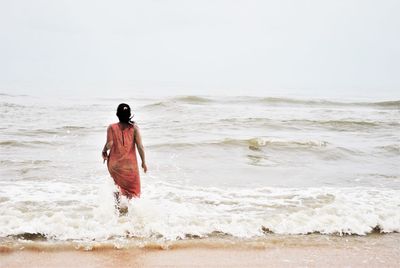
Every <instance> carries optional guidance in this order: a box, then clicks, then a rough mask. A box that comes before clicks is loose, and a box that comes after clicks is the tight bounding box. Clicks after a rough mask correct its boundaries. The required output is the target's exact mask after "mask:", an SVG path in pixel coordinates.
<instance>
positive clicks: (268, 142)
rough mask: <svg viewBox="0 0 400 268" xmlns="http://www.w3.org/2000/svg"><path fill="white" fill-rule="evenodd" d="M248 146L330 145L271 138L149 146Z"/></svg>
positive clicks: (325, 142) (228, 139) (322, 146)
mask: <svg viewBox="0 0 400 268" xmlns="http://www.w3.org/2000/svg"><path fill="white" fill-rule="evenodd" d="M204 145H211V146H246V147H248V148H249V149H252V150H259V149H261V148H263V147H268V148H271V149H314V148H325V147H327V146H328V145H329V143H328V142H327V141H312V140H303V141H302V140H277V139H269V138H260V137H256V138H249V139H233V138H226V139H223V140H218V141H197V142H180V143H162V144H154V145H149V147H153V148H154V147H155V148H157V147H174V148H185V147H194V146H204Z"/></svg>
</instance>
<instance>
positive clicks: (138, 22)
mask: <svg viewBox="0 0 400 268" xmlns="http://www.w3.org/2000/svg"><path fill="white" fill-rule="evenodd" d="M399 14H400V1H398V0H393V1H391V0H379V1H378V0H375V1H372V0H331V1H327V0H315V1H314V0H291V1H290V0H276V1H273V0H261V1H257V0H201V1H194V0H181V1H178V0H171V1H170V0H142V1H136V0H129V1H125V0H114V1H106V0H68V1H64V0H57V1H54V0H35V1H32V0H1V1H0V92H17V93H24V94H59V93H72V94H94V93H96V94H103V93H104V94H111V95H112V94H121V92H125V91H130V92H138V93H146V92H148V93H151V94H161V93H162V92H164V93H166V92H175V93H177V94H186V95H193V94H211V93H216V94H239V95H240V94H241V95H268V94H270V93H271V94H272V92H281V91H282V92H292V93H298V94H301V93H305V94H310V95H312V94H321V95H324V94H326V95H329V94H333V93H332V92H335V93H334V94H337V92H341V93H343V94H350V95H351V94H352V95H354V96H358V95H360V96H361V95H363V96H369V95H370V96H374V95H377V96H378V95H379V96H386V95H387V96H392V97H393V96H394V97H398V98H400V75H399V74H400V34H399V30H400V16H399Z"/></svg>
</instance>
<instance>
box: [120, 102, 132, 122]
mask: <svg viewBox="0 0 400 268" xmlns="http://www.w3.org/2000/svg"><path fill="white" fill-rule="evenodd" d="M117 116H118V119H119V122H122V123H128V124H130V123H133V122H132V121H131V119H132V117H133V116H131V107H129V105H128V104H126V103H121V104H120V105H118V108H117Z"/></svg>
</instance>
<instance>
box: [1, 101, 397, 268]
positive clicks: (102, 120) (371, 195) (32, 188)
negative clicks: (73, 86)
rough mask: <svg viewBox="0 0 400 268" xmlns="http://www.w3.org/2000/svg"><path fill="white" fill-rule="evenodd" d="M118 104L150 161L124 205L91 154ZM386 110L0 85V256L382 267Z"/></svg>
mask: <svg viewBox="0 0 400 268" xmlns="http://www.w3.org/2000/svg"><path fill="white" fill-rule="evenodd" d="M122 101H124V102H127V103H129V104H130V105H131V107H132V110H133V113H134V115H135V117H134V118H133V120H134V121H135V123H136V124H137V125H138V127H139V128H140V131H141V134H142V136H143V143H144V146H145V148H146V156H147V164H148V166H149V172H148V173H146V174H144V173H141V174H140V175H141V183H142V195H141V198H139V199H136V198H134V199H132V200H129V201H128V200H122V202H124V203H125V205H126V206H127V207H128V213H127V214H126V215H119V213H118V211H117V210H116V209H115V207H114V197H113V192H114V191H115V185H114V184H113V181H112V179H111V178H110V175H109V173H108V170H107V167H106V165H104V164H103V162H102V159H101V149H102V147H103V145H104V142H105V138H106V129H107V126H108V125H109V124H111V123H114V122H115V120H116V117H115V109H116V107H117V105H118V104H119V103H120V102H122ZM399 105H400V103H399V101H398V100H396V99H369V100H368V99H340V98H338V99H317V98H293V97H291V98H288V97H279V96H268V97H254V96H230V97H222V96H170V97H131V98H129V97H127V98H126V99H124V100H119V99H115V98H108V97H98V98H94V99H85V98H74V97H70V98H67V97H65V98H52V97H36V96H29V95H12V94H3V95H2V100H1V102H0V110H1V114H0V116H1V118H2V121H1V123H0V128H1V129H2V132H1V133H0V145H1V148H2V154H0V166H1V169H0V177H1V181H0V186H1V187H0V212H1V213H0V226H1V228H0V249H1V252H2V253H1V261H0V266H1V267H73V266H81V267H110V266H111V265H113V266H119V267H126V266H131V267H158V266H166V267H188V266H195V267H196V266H197V267H212V266H214V267H298V266H300V267H310V266H311V267H312V266H314V267H321V266H323V267H337V266H339V267H348V266H350V267H361V266H362V267H365V266H370V267H396V266H398V262H399V257H398V256H400V254H399V253H400V252H399V246H398V245H399V242H400V239H399V234H398V233H399V231H400V211H399V206H400V183H399V178H400V170H399V167H398V163H399V161H400V158H399V157H400V154H399V152H400V151H399V148H400V147H399V141H400V137H399V133H400V124H399V107H400V106H399ZM16 109H17V110H18V111H20V120H13V117H12V116H9V115H10V114H12V113H13V112H14V111H15V110H16ZM94 111H95V112H96V117H93V112H94ZM44 114H45V115H46V117H44V116H43V115H44ZM44 119H45V120H44Z"/></svg>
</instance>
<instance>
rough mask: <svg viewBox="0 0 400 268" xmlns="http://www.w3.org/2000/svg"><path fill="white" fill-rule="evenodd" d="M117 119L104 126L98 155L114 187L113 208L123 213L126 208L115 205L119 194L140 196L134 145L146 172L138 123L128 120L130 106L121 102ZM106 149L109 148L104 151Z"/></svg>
mask: <svg viewBox="0 0 400 268" xmlns="http://www.w3.org/2000/svg"><path fill="white" fill-rule="evenodd" d="M117 117H118V119H119V123H115V124H111V125H109V126H108V129H107V142H106V144H105V145H104V148H103V152H102V156H103V160H104V161H106V160H107V167H108V171H109V172H110V175H111V177H112V178H113V179H114V182H115V184H116V185H117V187H118V192H116V193H115V198H116V202H117V208H118V209H119V210H120V212H121V213H126V212H127V208H126V207H125V208H120V207H119V200H120V195H123V196H126V197H127V198H128V199H131V198H132V197H140V176H139V169H138V163H137V159H136V147H137V149H138V151H139V155H140V158H141V160H142V168H143V171H144V172H145V173H146V172H147V166H146V161H145V155H144V147H143V144H142V138H141V136H140V131H139V128H138V126H137V125H136V124H135V123H134V122H133V121H131V119H132V116H131V108H130V107H129V105H128V104H126V103H121V104H120V105H118V108H117ZM108 150H110V152H109V153H108Z"/></svg>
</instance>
